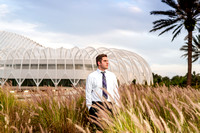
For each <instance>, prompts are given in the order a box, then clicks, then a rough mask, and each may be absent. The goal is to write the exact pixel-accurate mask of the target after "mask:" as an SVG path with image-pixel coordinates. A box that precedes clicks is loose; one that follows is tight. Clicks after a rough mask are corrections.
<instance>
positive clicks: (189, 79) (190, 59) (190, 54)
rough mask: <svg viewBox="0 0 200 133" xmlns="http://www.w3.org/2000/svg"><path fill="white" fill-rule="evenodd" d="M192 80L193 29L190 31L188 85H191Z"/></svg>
mask: <svg viewBox="0 0 200 133" xmlns="http://www.w3.org/2000/svg"><path fill="white" fill-rule="evenodd" d="M191 81H192V31H188V73H187V86H190V85H191Z"/></svg>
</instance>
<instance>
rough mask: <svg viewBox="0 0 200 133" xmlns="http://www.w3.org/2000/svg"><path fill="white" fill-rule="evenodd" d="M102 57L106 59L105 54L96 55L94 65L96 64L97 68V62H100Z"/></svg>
mask: <svg viewBox="0 0 200 133" xmlns="http://www.w3.org/2000/svg"><path fill="white" fill-rule="evenodd" d="M103 57H107V55H106V54H100V55H98V56H97V57H96V64H97V66H98V62H99V61H100V62H101V60H102V58H103Z"/></svg>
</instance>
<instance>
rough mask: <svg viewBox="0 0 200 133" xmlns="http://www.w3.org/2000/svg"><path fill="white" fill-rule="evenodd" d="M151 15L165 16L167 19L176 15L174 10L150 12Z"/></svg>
mask: <svg viewBox="0 0 200 133" xmlns="http://www.w3.org/2000/svg"><path fill="white" fill-rule="evenodd" d="M150 14H151V15H167V16H169V17H176V16H177V14H176V12H175V11H174V10H168V11H151V12H150Z"/></svg>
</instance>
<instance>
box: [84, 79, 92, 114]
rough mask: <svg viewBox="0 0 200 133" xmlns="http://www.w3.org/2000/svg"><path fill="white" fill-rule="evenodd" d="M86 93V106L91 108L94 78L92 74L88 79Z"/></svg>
mask: <svg viewBox="0 0 200 133" xmlns="http://www.w3.org/2000/svg"><path fill="white" fill-rule="evenodd" d="M85 93H86V106H87V107H88V110H89V109H90V107H91V105H92V78H91V76H90V75H89V76H88V78H87V80H86V87H85Z"/></svg>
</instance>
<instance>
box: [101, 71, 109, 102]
mask: <svg viewBox="0 0 200 133" xmlns="http://www.w3.org/2000/svg"><path fill="white" fill-rule="evenodd" d="M101 73H102V87H103V88H105V89H107V84H106V76H105V71H104V72H101ZM103 97H104V98H105V99H108V95H107V94H106V92H105V91H103Z"/></svg>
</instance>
